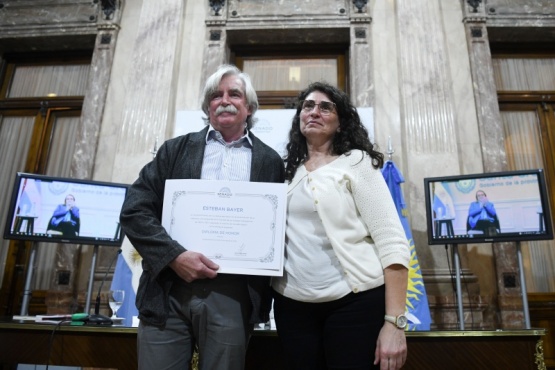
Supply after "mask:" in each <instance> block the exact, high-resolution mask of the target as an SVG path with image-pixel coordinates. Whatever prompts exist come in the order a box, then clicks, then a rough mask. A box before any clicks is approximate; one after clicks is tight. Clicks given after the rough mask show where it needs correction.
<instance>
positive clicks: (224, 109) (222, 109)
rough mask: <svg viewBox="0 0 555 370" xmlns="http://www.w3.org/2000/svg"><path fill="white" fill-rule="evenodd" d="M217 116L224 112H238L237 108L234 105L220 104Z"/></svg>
mask: <svg viewBox="0 0 555 370" xmlns="http://www.w3.org/2000/svg"><path fill="white" fill-rule="evenodd" d="M215 113H216V116H219V115H220V114H222V113H233V114H237V108H235V107H234V106H233V105H227V106H225V107H224V106H223V105H220V106H219V107H218V108H216V112H215Z"/></svg>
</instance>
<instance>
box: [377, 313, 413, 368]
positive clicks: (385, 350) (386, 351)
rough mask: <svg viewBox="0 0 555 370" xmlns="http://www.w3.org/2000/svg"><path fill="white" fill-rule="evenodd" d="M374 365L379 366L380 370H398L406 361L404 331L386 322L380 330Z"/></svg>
mask: <svg viewBox="0 0 555 370" xmlns="http://www.w3.org/2000/svg"><path fill="white" fill-rule="evenodd" d="M375 358H376V359H375V361H374V364H378V363H379V364H380V370H398V369H400V368H401V367H402V366H403V365H404V364H405V361H406V360H407V339H406V337H405V331H404V330H403V329H399V328H397V327H395V325H393V324H391V323H389V322H386V323H384V326H383V327H382V330H380V335H379V336H378V342H377V345H376V353H375Z"/></svg>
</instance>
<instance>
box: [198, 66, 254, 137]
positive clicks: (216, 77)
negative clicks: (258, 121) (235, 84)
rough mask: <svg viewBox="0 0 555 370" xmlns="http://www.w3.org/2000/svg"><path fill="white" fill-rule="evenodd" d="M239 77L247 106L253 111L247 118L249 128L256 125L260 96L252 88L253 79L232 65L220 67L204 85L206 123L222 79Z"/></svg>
mask: <svg viewBox="0 0 555 370" xmlns="http://www.w3.org/2000/svg"><path fill="white" fill-rule="evenodd" d="M230 75H231V76H238V77H239V78H240V79H241V81H243V92H244V93H245V98H246V99H247V105H248V106H249V108H250V110H251V114H250V115H249V116H248V117H247V128H248V129H251V128H252V126H253V125H254V123H255V119H254V113H255V112H256V111H257V110H258V96H257V95H256V91H255V90H254V87H253V86H252V82H251V78H250V77H249V75H248V74H246V73H244V72H241V70H240V69H239V68H237V67H236V66H234V65H231V64H224V65H221V66H220V67H218V70H217V71H216V72H214V74H212V75H211V76H210V77H208V79H207V80H206V84H205V85H204V91H203V92H202V96H203V100H202V106H201V107H202V111H203V112H204V114H206V117H207V118H205V121H206V122H207V123H208V120H209V117H210V116H209V107H210V101H211V100H212V97H213V96H214V94H216V92H217V91H218V87H219V85H220V82H221V81H222V79H223V78H224V77H226V76H230Z"/></svg>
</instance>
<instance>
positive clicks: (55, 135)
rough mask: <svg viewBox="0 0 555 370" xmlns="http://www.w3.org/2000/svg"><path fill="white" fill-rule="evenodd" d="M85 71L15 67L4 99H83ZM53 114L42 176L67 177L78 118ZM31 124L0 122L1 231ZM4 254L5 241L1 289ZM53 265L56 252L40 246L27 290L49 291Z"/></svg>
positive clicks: (3, 247)
mask: <svg viewBox="0 0 555 370" xmlns="http://www.w3.org/2000/svg"><path fill="white" fill-rule="evenodd" d="M89 70H90V65H88V64H67V65H31V66H29V65H16V66H15V70H14V75H13V77H12V79H11V83H10V86H9V90H8V92H7V94H6V97H7V98H14V99H15V98H36V100H39V99H40V98H44V97H52V96H58V97H59V96H84V95H85V92H86V90H87V82H88V75H89ZM57 113H58V112H56V110H53V111H52V114H53V115H52V117H53V118H52V119H53V120H54V122H53V131H52V132H51V133H48V134H47V135H46V139H45V140H48V141H45V142H42V143H41V145H42V146H43V148H48V150H49V152H48V159H47V168H46V171H45V174H47V175H50V176H60V177H69V174H70V169H71V164H72V161H73V151H74V148H75V142H76V140H77V131H78V127H79V121H80V117H63V116H58V115H57ZM0 119H1V117H0ZM34 124H35V117H23V118H21V117H4V118H3V120H1V121H0V155H1V157H0V189H2V192H0V221H1V224H0V225H1V227H3V226H4V224H5V222H6V217H7V215H6V209H7V206H8V202H9V197H10V193H11V188H12V186H13V185H12V183H13V181H14V178H15V173H16V172H18V171H23V170H24V169H25V163H26V160H27V155H28V153H29V148H30V143H31V135H32V132H33V126H34ZM4 189H6V191H4ZM8 248H9V241H8V240H3V239H2V240H0V261H1V264H2V265H1V266H0V284H1V282H2V279H3V276H4V271H5V263H6V257H7V252H8ZM56 262H57V263H61V262H60V259H59V258H57V248H56V246H55V245H52V244H51V243H39V244H38V246H37V255H36V259H35V271H34V274H33V282H32V285H31V289H39V290H48V289H50V287H51V284H53V283H54V272H55V271H56V266H55V263H56Z"/></svg>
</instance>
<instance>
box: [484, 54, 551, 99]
mask: <svg viewBox="0 0 555 370" xmlns="http://www.w3.org/2000/svg"><path fill="white" fill-rule="evenodd" d="M493 76H494V79H495V85H496V86H497V90H498V91H553V90H555V58H494V59H493Z"/></svg>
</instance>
